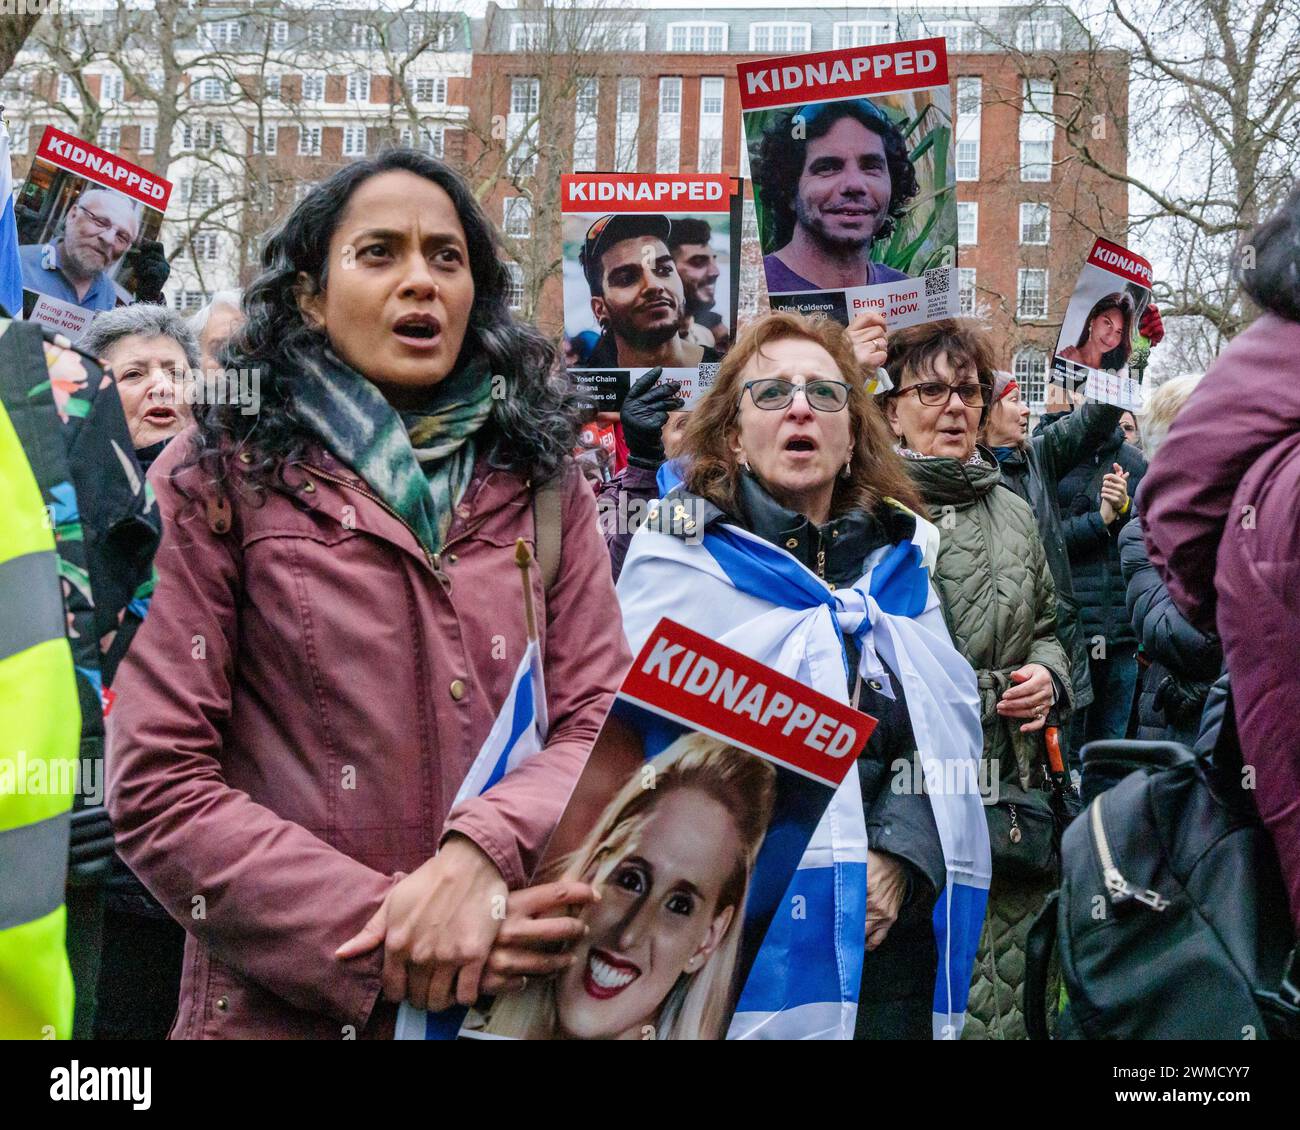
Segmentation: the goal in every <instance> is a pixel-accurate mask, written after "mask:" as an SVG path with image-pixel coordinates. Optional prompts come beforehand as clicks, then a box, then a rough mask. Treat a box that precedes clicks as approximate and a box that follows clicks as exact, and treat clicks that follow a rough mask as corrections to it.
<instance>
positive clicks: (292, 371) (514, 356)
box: [173, 149, 579, 492]
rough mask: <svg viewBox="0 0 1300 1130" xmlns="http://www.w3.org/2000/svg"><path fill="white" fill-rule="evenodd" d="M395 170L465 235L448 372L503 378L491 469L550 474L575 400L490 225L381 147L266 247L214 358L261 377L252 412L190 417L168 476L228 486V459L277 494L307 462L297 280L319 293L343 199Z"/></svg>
mask: <svg viewBox="0 0 1300 1130" xmlns="http://www.w3.org/2000/svg"><path fill="white" fill-rule="evenodd" d="M396 170H401V171H405V172H409V173H414V174H415V175H416V176H420V177H424V178H425V179H426V180H430V181H432V182H433V183H434V184H436V185H438V186H439V187H440V188H442V189H443V190H444V191H445V192H446V193H447V195H448V196H450V197H451V200H452V203H453V204H454V205H455V208H456V214H457V216H458V217H459V218H460V222H461V225H462V226H463V227H464V229H465V241H466V244H467V246H468V251H469V264H470V271H471V274H472V276H473V279H474V305H473V307H472V308H471V310H470V318H469V327H468V329H467V330H466V333H465V341H464V344H463V345H462V347H461V353H460V356H459V357H458V358H457V360H456V367H457V368H459V367H460V365H461V364H462V363H463V362H464V361H466V360H467V359H468V357H469V356H471V355H472V354H473V353H475V352H481V353H482V354H484V355H485V356H486V357H487V359H488V362H489V364H490V365H491V371H492V372H493V373H499V374H501V375H503V376H505V377H506V378H507V386H506V387H507V395H506V396H504V397H502V398H500V399H494V400H493V402H492V413H491V416H490V417H489V418H488V423H487V424H486V425H485V426H484V432H483V433H482V435H481V439H482V441H483V449H484V450H486V451H488V452H489V455H490V458H491V459H492V461H493V463H494V464H495V465H497V466H500V467H503V468H506V469H509V470H512V471H516V472H518V473H520V474H524V475H529V476H533V477H535V478H538V479H546V478H550V477H552V476H554V475H555V474H556V473H557V472H558V471H559V470H560V468H561V465H562V464H563V462H564V460H565V458H566V457H567V456H568V455H569V453H570V452H571V451H572V449H573V446H574V443H575V442H576V437H577V418H578V417H577V413H578V409H579V401H578V398H577V396H576V394H575V393H574V391H573V389H572V387H571V386H570V385H568V384H567V382H566V381H565V380H564V379H563V378H562V377H560V376H559V375H558V372H557V368H556V351H555V347H554V346H553V345H552V344H551V343H550V342H549V341H548V340H547V339H546V338H545V337H543V336H542V334H541V333H540V332H539V331H538V330H536V329H535V328H533V327H532V326H529V325H526V324H524V323H522V322H517V321H515V319H514V317H513V316H512V315H511V313H510V310H509V306H508V304H507V294H508V286H509V274H508V273H507V271H506V268H505V266H504V264H503V263H502V262H501V260H500V259H499V258H498V256H497V242H496V239H495V236H494V234H493V229H492V226H491V225H490V224H489V223H488V220H487V218H486V216H485V215H484V214H483V210H482V208H480V207H479V205H478V203H477V201H476V200H475V199H474V195H473V193H472V192H471V190H470V188H469V186H468V185H467V184H466V183H465V182H464V180H462V179H461V177H460V176H459V175H458V174H457V173H456V172H454V171H453V170H452V169H451V168H449V167H448V166H447V165H444V164H443V163H442V162H441V161H438V160H435V159H434V158H432V157H430V156H428V155H426V154H424V153H421V152H419V151H417V150H414V149H389V150H386V151H385V152H383V153H380V154H379V155H378V156H376V157H372V158H370V159H369V160H363V161H356V162H353V163H352V164H349V165H348V166H346V167H345V168H343V169H340V170H339V171H338V172H336V173H334V174H333V175H332V176H330V177H329V178H328V179H327V180H325V181H323V182H322V183H321V184H320V185H318V186H317V187H316V188H315V189H313V190H312V192H311V193H310V194H309V195H308V196H307V197H306V198H305V199H304V200H303V201H302V203H300V204H299V205H298V206H297V207H296V208H294V210H293V211H292V212H291V213H290V215H289V217H288V218H287V219H286V220H285V221H284V223H283V224H282V225H281V226H280V227H279V228H278V229H277V230H276V231H275V232H274V233H273V234H272V235H271V237H270V238H269V240H268V241H267V243H266V246H265V248H264V249H263V251H262V267H263V270H262V273H261V274H260V275H259V276H258V277H257V279H256V280H255V281H254V282H253V284H252V285H251V286H249V287H248V289H247V290H246V291H245V292H244V300H243V311H244V314H245V316H246V318H247V320H246V321H245V323H244V324H243V326H242V327H241V328H240V329H239V330H237V331H236V332H235V333H234V334H233V335H232V337H231V339H230V340H229V341H228V342H227V343H226V345H225V347H224V348H223V349H222V350H221V355H220V358H219V360H220V362H221V364H222V366H223V367H225V368H227V369H245V370H254V369H255V370H257V371H258V372H259V380H260V382H261V384H260V394H261V404H260V408H259V410H258V411H257V412H256V413H255V414H252V415H244V414H243V413H242V411H241V406H240V405H239V404H237V403H225V404H223V403H217V404H211V405H208V406H206V407H205V408H204V409H203V410H202V411H201V412H196V413H195V422H196V424H197V435H196V436H195V439H194V443H193V446H192V448H191V450H190V451H189V452H188V453H187V455H186V457H185V459H184V460H183V461H182V463H181V464H179V465H178V466H177V468H176V472H179V471H181V470H182V469H184V468H186V467H191V466H196V465H197V466H198V467H199V468H200V469H201V470H202V471H203V473H204V477H205V479H206V480H207V481H208V483H209V484H211V485H213V486H216V487H218V488H221V487H223V486H226V485H227V484H231V483H233V482H234V480H235V476H234V474H233V471H232V466H231V464H232V460H233V458H234V456H235V455H236V454H238V455H239V456H240V459H241V465H240V468H239V473H238V480H239V482H240V484H241V485H246V486H248V487H251V488H252V489H253V490H254V491H255V492H260V491H261V490H263V489H267V488H269V489H277V488H281V487H283V486H284V485H285V480H284V472H285V470H286V469H287V468H289V467H292V466H293V465H294V464H296V463H299V462H301V461H302V460H303V459H304V458H305V456H306V454H307V452H308V449H309V448H310V447H311V446H312V445H313V444H314V443H315V442H316V440H315V437H314V435H313V433H312V432H311V430H310V429H309V428H308V427H307V426H306V425H305V424H304V423H303V422H302V421H301V420H300V419H299V417H298V416H297V414H296V413H295V411H294V397H293V389H294V383H295V382H296V381H298V380H302V379H304V378H303V376H302V374H303V373H304V372H306V371H308V370H307V367H306V366H305V365H304V364H303V360H304V358H305V357H309V356H311V355H312V354H313V353H317V354H318V353H319V351H320V350H322V349H323V348H324V347H325V338H324V336H323V335H322V334H321V333H320V332H319V331H318V330H313V329H312V328H311V327H309V325H308V324H307V322H306V321H305V320H304V319H303V316H302V313H301V312H300V310H299V307H298V297H297V296H298V292H299V289H300V283H299V278H298V276H299V273H300V272H301V273H303V274H305V275H306V276H307V278H308V279H309V280H310V286H311V287H313V288H315V289H317V290H320V289H324V287H325V286H327V285H328V258H329V245H330V239H331V237H332V236H333V234H334V231H335V228H336V227H337V226H338V223H339V220H340V218H341V217H342V215H343V212H344V210H345V209H346V207H347V204H348V201H349V200H350V199H351V197H352V194H353V193H354V192H355V191H356V190H357V189H358V188H359V187H360V186H361V185H362V184H364V183H365V182H366V181H367V180H369V179H370V178H371V177H375V176H378V175H380V174H381V173H386V172H391V171H396ZM176 472H173V473H174V474H175V473H176Z"/></svg>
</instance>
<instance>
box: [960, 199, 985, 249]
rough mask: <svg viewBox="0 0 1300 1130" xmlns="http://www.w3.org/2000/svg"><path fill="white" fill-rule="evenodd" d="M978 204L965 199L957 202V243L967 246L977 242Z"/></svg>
mask: <svg viewBox="0 0 1300 1130" xmlns="http://www.w3.org/2000/svg"><path fill="white" fill-rule="evenodd" d="M979 223H980V206H979V205H978V204H971V203H968V202H967V201H964V200H962V201H958V203H957V243H958V244H960V245H966V246H969V245H971V244H975V243H978V242H979Z"/></svg>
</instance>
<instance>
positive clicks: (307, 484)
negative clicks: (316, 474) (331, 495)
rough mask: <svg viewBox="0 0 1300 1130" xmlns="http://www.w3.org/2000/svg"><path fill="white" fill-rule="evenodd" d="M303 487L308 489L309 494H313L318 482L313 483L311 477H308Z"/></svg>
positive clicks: (305, 489)
mask: <svg viewBox="0 0 1300 1130" xmlns="http://www.w3.org/2000/svg"><path fill="white" fill-rule="evenodd" d="M302 489H303V490H304V491H306V493H307V494H311V493H312V492H313V491H314V490H315V489H316V484H315V483H313V482H312V481H311V479H308V480H307V481H306V482H305V483H303V484H302Z"/></svg>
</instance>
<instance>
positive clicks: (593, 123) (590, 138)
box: [573, 78, 600, 173]
mask: <svg viewBox="0 0 1300 1130" xmlns="http://www.w3.org/2000/svg"><path fill="white" fill-rule="evenodd" d="M599 100H600V80H599V79H594V78H580V79H578V89H577V92H576V104H575V108H574V111H573V171H574V172H575V173H594V172H595V171H596V127H597V117H596V111H597V106H598V104H599Z"/></svg>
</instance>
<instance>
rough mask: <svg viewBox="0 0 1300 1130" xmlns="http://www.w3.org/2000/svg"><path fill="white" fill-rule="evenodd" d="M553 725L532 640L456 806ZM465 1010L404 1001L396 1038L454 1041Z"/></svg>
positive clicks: (536, 744) (535, 745)
mask: <svg viewBox="0 0 1300 1130" xmlns="http://www.w3.org/2000/svg"><path fill="white" fill-rule="evenodd" d="M549 728H550V725H549V721H548V719H547V714H546V682H545V680H544V678H543V675H542V653H541V648H540V647H538V645H537V641H536V640H530V641H529V642H528V647H527V648H526V649H525V650H524V655H523V658H522V659H520V661H519V666H518V667H517V668H515V674H514V678H513V679H512V680H511V683H510V691H509V693H508V694H507V695H506V700H505V702H504V703H503V704H502V706H501V709H500V710H499V711H498V712H497V716H496V720H495V721H494V722H493V723H492V729H491V730H489V731H488V736H487V737H486V738H485V739H484V741H483V745H482V747H481V748H480V749H479V751H478V755H477V756H476V757H475V758H474V763H473V764H472V765H471V766H470V768H469V772H468V773H466V774H465V780H464V781H462V782H461V786H460V789H459V790H457V792H456V799H455V800H454V801H452V808H455V807H456V805H458V804H460V803H461V801H465V800H469V799H470V798H471V797H476V796H480V795H482V794H483V793H485V792H487V790H488V789H490V788H491V787H492V786H493V785H495V784H496V783H497V782H498V781H499V780H501V778H502V777H504V776H505V775H506V774H507V773H509V772H510V771H511V770H512V769H514V768H515V767H516V766H518V765H520V764H522V763H523V762H524V761H526V760H527V759H528V758H530V757H532V755H533V754H535V753H538V752H539V751H540V750H541V749H542V747H543V746H544V745H545V744H546V734H547V731H548V730H549ZM466 1011H467V1010H466V1009H464V1008H449V1009H446V1010H444V1011H443V1012H424V1011H422V1010H420V1009H417V1008H412V1007H411V1006H410V1005H409V1004H403V1005H402V1006H401V1008H400V1009H398V1012H397V1028H396V1031H395V1032H394V1035H393V1038H394V1039H397V1040H454V1039H455V1038H456V1033H457V1032H459V1031H460V1026H461V1023H462V1022H463V1021H464V1019H465V1013H466Z"/></svg>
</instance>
